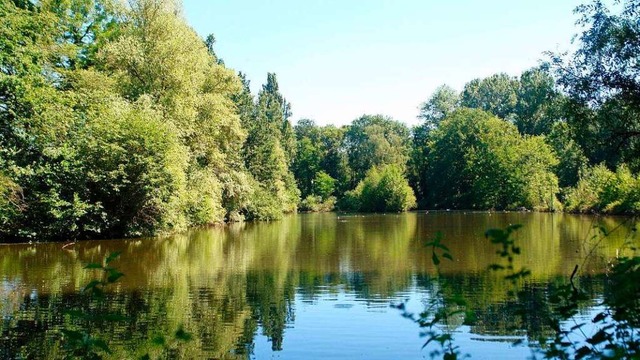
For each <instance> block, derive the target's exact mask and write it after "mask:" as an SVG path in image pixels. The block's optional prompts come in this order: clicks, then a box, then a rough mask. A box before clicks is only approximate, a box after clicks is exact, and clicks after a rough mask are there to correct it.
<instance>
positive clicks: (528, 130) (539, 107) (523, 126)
mask: <svg viewBox="0 0 640 360" xmlns="http://www.w3.org/2000/svg"><path fill="white" fill-rule="evenodd" d="M517 97H518V100H517V103H516V107H515V116H514V124H515V125H516V126H517V127H518V130H519V131H520V133H521V134H528V135H542V134H548V133H549V132H550V131H551V128H552V126H553V124H554V123H555V122H556V121H558V120H560V119H561V118H562V116H561V112H560V111H561V105H562V104H561V102H562V97H561V96H560V94H559V92H558V91H557V90H556V83H555V80H554V79H553V77H552V76H551V75H550V74H549V72H548V71H546V69H543V68H533V69H530V70H527V71H525V72H523V73H522V75H520V80H519V83H518V90H517Z"/></svg>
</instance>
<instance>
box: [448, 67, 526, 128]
mask: <svg viewBox="0 0 640 360" xmlns="http://www.w3.org/2000/svg"><path fill="white" fill-rule="evenodd" d="M460 104H461V105H462V106H464V107H468V108H473V109H481V110H484V111H488V112H490V113H492V114H494V115H495V116H497V117H499V118H501V119H505V120H511V118H512V116H513V114H514V113H515V110H516V105H517V104H518V80H517V79H515V78H513V77H511V76H509V75H507V74H505V73H500V74H495V75H491V76H489V77H487V78H484V79H474V80H472V81H470V82H468V83H467V84H466V85H465V86H464V89H463V90H462V96H461V100H460Z"/></svg>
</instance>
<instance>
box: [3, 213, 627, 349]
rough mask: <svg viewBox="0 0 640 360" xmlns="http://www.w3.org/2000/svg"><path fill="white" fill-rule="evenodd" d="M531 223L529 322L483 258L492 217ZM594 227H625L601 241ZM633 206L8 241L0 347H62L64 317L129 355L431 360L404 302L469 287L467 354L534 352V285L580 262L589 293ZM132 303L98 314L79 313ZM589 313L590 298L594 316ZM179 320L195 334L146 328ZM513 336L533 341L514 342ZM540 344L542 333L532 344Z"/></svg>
mask: <svg viewBox="0 0 640 360" xmlns="http://www.w3.org/2000/svg"><path fill="white" fill-rule="evenodd" d="M515 223H518V224H523V225H524V227H523V228H522V229H521V230H519V231H518V233H517V235H516V237H517V238H518V240H519V242H520V244H521V246H522V249H523V251H522V255H521V256H520V257H518V258H516V263H517V265H518V266H520V265H522V266H526V267H527V268H529V269H530V270H531V271H532V276H531V278H530V279H529V280H528V281H527V283H525V284H523V285H522V286H523V287H524V289H526V290H527V293H530V294H531V298H530V299H529V303H527V306H529V308H530V309H531V311H530V314H529V315H528V316H527V317H526V319H524V320H523V319H522V318H521V317H518V316H516V315H515V314H514V311H513V307H512V304H511V303H510V298H509V297H508V296H507V295H506V293H507V290H508V289H507V288H508V286H507V284H506V283H505V281H503V280H501V278H500V276H499V275H497V274H495V273H492V272H490V271H488V270H487V266H488V265H489V264H491V263H496V262H498V261H499V258H498V257H497V255H495V250H496V249H495V247H493V246H492V245H491V244H490V243H489V241H488V240H486V239H485V238H484V235H483V234H484V231H485V230H486V229H488V228H495V227H504V226H507V225H509V224H515ZM594 226H604V227H605V228H607V229H609V230H613V229H615V231H613V233H612V234H611V235H610V236H609V237H606V238H604V239H603V238H602V237H598V236H596V237H594V235H597V234H598V232H597V231H596V230H595V229H594ZM633 226H634V224H632V223H631V221H630V219H627V218H613V217H612V218H596V217H590V216H576V215H566V214H538V213H462V212H453V213H439V212H432V213H408V214H401V215H395V214H394V215H365V216H362V215H341V214H303V215H294V216H290V217H287V218H285V219H284V220H283V221H278V222H271V223H247V224H234V225H231V226H228V227H225V228H213V229H206V230H198V231H193V232H191V233H189V234H184V235H178V236H172V237H167V238H156V239H132V240H110V241H90V242H80V243H77V244H75V245H73V246H70V247H67V248H64V249H63V248H62V244H38V245H27V244H25V245H2V246H0V315H1V316H2V320H1V322H0V358H8V359H14V358H59V357H61V356H63V354H62V353H61V350H60V344H61V343H60V341H61V340H60V335H59V334H60V329H62V328H66V329H85V330H86V329H90V332H91V334H92V335H94V336H97V337H100V338H103V339H105V340H106V341H107V342H108V343H109V346H110V348H111V350H112V351H113V354H112V357H113V358H117V359H120V358H122V359H128V358H137V357H139V356H140V355H142V354H145V353H151V354H152V355H156V356H161V357H162V358H194V359H201V358H207V359H245V358H256V359H324V358H336V359H337V358H343V359H395V358H403V359H422V358H429V353H430V350H431V349H432V348H431V347H427V348H425V349H421V347H422V344H423V343H424V341H425V339H424V338H421V337H420V329H419V328H418V326H417V325H415V324H414V323H412V322H411V321H410V320H408V319H405V318H403V317H402V316H401V313H400V311H399V310H397V309H394V308H391V307H390V305H392V304H400V303H402V302H406V306H407V308H408V309H409V311H412V312H416V313H419V312H420V311H421V310H422V309H423V308H424V307H425V306H426V304H428V302H429V300H430V299H431V298H432V297H433V296H434V294H436V293H437V292H438V290H439V289H441V290H442V291H443V292H445V293H447V292H448V293H452V294H461V295H462V296H463V297H464V298H465V299H467V301H468V303H469V307H470V308H471V309H472V311H473V312H474V313H475V316H476V321H475V322H474V323H473V325H471V326H466V325H463V324H462V319H454V321H453V322H452V323H451V324H450V325H449V330H450V331H453V333H454V337H455V342H456V344H457V345H459V346H460V350H461V351H462V352H463V353H466V354H470V355H471V356H472V358H477V359H501V358H526V357H528V356H530V355H531V351H532V350H531V348H530V347H528V346H526V343H527V341H526V340H527V339H536V338H537V337H538V336H540V335H545V334H548V329H546V328H545V327H544V326H542V325H540V323H539V322H538V321H537V310H538V309H537V306H538V304H537V303H536V299H538V297H536V296H537V295H536V294H540V293H544V291H545V289H546V288H547V287H548V286H549V284H551V283H557V282H562V281H565V280H566V278H567V277H568V276H569V275H570V274H571V272H572V270H573V268H574V266H575V265H576V264H578V265H580V275H581V285H582V287H583V288H585V289H587V291H588V293H589V294H590V296H591V298H592V299H593V301H592V304H595V303H596V302H597V300H598V299H599V298H601V296H602V292H603V287H602V285H601V281H600V280H601V278H602V275H600V274H602V273H603V272H604V271H605V269H606V266H607V264H608V263H609V261H610V260H611V259H613V258H615V257H616V256H620V255H622V254H623V252H624V250H620V249H624V248H625V246H628V245H630V244H631V245H635V246H637V245H638V243H639V240H638V237H637V236H635V235H634V232H633V231H632V230H631V229H632V227H633ZM437 231H441V232H442V233H443V235H444V243H445V244H446V245H447V246H448V247H449V248H450V249H451V252H452V254H453V256H454V261H452V262H450V261H444V262H443V263H442V264H441V266H440V270H441V275H440V276H438V275H437V271H436V268H435V267H434V265H433V263H432V261H431V249H429V248H426V247H425V246H424V243H425V242H426V241H427V240H429V239H431V238H432V237H433V236H434V234H435V233H436V232H437ZM113 251H121V252H122V255H121V256H120V258H119V259H118V260H117V261H116V262H115V263H114V265H115V266H116V267H117V268H118V269H119V270H120V271H122V272H123V273H125V274H126V275H125V277H123V278H122V279H121V280H120V281H119V282H118V283H117V284H116V285H114V286H113V287H112V288H111V290H110V292H109V293H108V296H107V299H106V302H105V303H102V304H95V303H91V301H89V300H88V299H87V298H86V297H84V296H81V295H78V294H79V290H80V289H81V288H82V287H83V286H84V285H85V284H87V283H88V282H89V281H91V280H92V279H93V278H95V277H96V275H97V274H96V273H95V272H92V271H90V270H85V269H83V266H84V265H85V264H87V263H89V262H99V261H100V260H101V259H102V258H103V257H104V256H105V255H107V254H109V253H111V252H113ZM96 308H99V309H101V311H103V312H115V313H120V314H122V315H124V316H125V317H126V320H125V321H119V322H104V323H99V324H95V323H91V322H87V321H83V320H80V319H77V318H74V317H71V316H70V315H69V313H68V312H69V310H81V311H84V312H91V311H93V310H94V309H96ZM590 311H593V309H590V308H588V307H587V308H585V309H584V310H583V314H582V315H581V316H584V317H588V316H589V314H590ZM180 327H183V328H184V329H185V330H186V331H187V332H189V333H190V334H191V335H192V336H193V338H192V340H191V341H189V342H186V343H181V342H179V341H169V342H168V343H167V346H166V348H168V350H167V349H165V350H161V349H158V348H156V347H154V346H152V344H151V341H150V339H152V338H154V337H156V336H158V335H165V336H167V338H170V337H171V334H173V333H174V332H175V330H176V329H178V328H180ZM516 339H523V340H525V345H520V346H514V345H512V342H513V341H514V340H516ZM532 346H533V345H532Z"/></svg>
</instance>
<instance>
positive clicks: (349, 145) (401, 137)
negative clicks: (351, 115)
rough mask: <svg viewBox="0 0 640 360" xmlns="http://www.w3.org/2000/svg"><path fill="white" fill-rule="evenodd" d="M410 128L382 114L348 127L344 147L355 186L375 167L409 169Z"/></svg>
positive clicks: (365, 118) (361, 118) (359, 119)
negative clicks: (385, 166) (390, 166)
mask: <svg viewBox="0 0 640 360" xmlns="http://www.w3.org/2000/svg"><path fill="white" fill-rule="evenodd" d="M409 141H410V138H409V129H407V127H406V126H405V125H404V124H402V123H400V122H397V121H394V120H392V119H391V118H388V117H385V116H382V115H373V116H372V115H363V116H362V117H360V118H358V119H356V120H354V121H353V123H352V124H351V126H349V128H348V130H347V132H346V134H345V138H344V146H345V149H346V152H347V154H348V157H349V167H350V168H351V171H352V176H351V182H352V186H354V185H355V184H357V183H358V182H359V181H360V180H361V179H363V178H364V176H365V174H366V172H367V171H368V170H369V169H371V168H372V167H374V166H382V165H391V164H394V165H398V166H399V167H400V168H401V169H403V171H404V169H405V168H406V164H407V161H408V159H409Z"/></svg>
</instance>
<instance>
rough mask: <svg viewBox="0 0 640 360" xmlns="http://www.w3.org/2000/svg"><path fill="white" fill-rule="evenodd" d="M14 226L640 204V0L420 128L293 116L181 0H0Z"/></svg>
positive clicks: (480, 83) (68, 235)
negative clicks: (254, 89) (234, 66)
mask: <svg viewBox="0 0 640 360" xmlns="http://www.w3.org/2000/svg"><path fill="white" fill-rule="evenodd" d="M0 2H1V4H0V5H1V6H0V18H2V20H3V21H2V23H3V25H2V26H1V27H0V194H1V197H0V241H40V240H65V239H89V238H109V237H111V238H113V237H122V236H146V235H155V234H159V233H166V232H174V231H182V230H185V229H187V228H188V227H192V226H202V225H208V224H214V223H219V222H223V221H242V220H245V219H246V220H271V219H277V218H279V217H281V216H282V214H284V213H288V212H295V211H297V210H298V209H301V210H307V211H328V210H333V209H335V208H337V209H341V210H348V211H406V210H408V209H411V208H415V207H416V206H417V207H420V208H447V209H449V208H451V209H522V208H527V209H536V210H560V209H562V208H563V207H564V209H566V210H569V211H602V212H616V213H637V212H639V211H640V177H639V176H638V172H639V171H640V160H639V159H640V156H639V155H640V142H639V141H638V140H639V139H640V116H638V115H640V68H638V66H637V64H638V63H640V62H638V61H637V54H640V51H639V50H640V25H638V24H639V23H640V22H639V21H638V18H640V16H639V14H638V11H639V10H638V9H640V6H639V5H640V0H630V1H627V2H625V4H624V6H623V9H622V11H621V12H620V13H619V14H611V13H610V12H609V10H608V9H607V8H606V7H605V6H604V5H602V3H601V2H599V1H594V2H593V3H590V4H586V5H583V6H580V7H578V8H577V10H576V11H577V13H578V14H579V16H580V20H579V22H578V25H580V26H581V27H582V28H583V32H582V33H581V34H580V35H579V37H578V40H579V45H580V47H579V49H578V50H577V51H576V52H575V53H572V54H551V53H550V54H548V59H549V60H548V61H547V62H546V63H545V64H544V65H543V66H540V67H537V68H533V69H530V70H527V71H525V72H524V73H522V74H521V75H520V76H519V77H512V76H509V75H507V74H504V73H500V74H496V75H492V76H490V77H487V78H484V79H474V80H472V81H470V82H469V83H467V84H466V85H465V87H464V89H463V90H462V91H461V92H456V91H455V90H453V89H452V88H450V87H448V86H446V85H443V86H441V87H439V88H438V89H436V91H435V92H434V94H433V95H432V96H431V97H430V98H429V99H428V100H427V101H426V102H425V103H424V104H422V106H421V112H420V118H421V119H422V120H423V122H422V124H421V125H419V126H417V127H414V128H411V129H410V128H408V127H407V126H406V125H404V124H402V123H400V122H398V121H395V120H393V119H391V118H389V117H386V116H383V115H363V116H362V117H360V118H358V119H355V120H354V121H353V122H352V123H351V124H350V125H347V126H343V127H335V126H331V125H329V126H322V127H321V126H317V125H315V124H314V122H313V121H311V120H307V119H303V120H299V121H298V122H297V124H296V125H295V126H293V125H292V123H291V121H290V119H291V115H292V112H291V104H290V103H289V102H288V101H287V100H286V98H285V97H284V96H283V94H281V93H280V90H279V86H278V81H277V78H276V75H275V74H272V73H269V74H267V81H266V83H265V84H264V85H262V88H261V89H260V91H259V92H258V94H257V95H254V94H252V93H251V91H250V87H249V80H248V79H247V78H246V76H245V75H244V74H242V73H238V74H236V73H235V71H233V70H231V69H229V68H227V67H226V65H225V63H224V61H223V60H222V59H221V58H219V57H218V55H217V54H216V53H215V49H214V48H215V37H214V36H213V35H210V36H208V37H207V38H206V39H202V38H201V37H199V36H198V35H197V33H196V32H195V31H194V30H193V29H192V28H191V27H189V25H188V24H187V23H186V21H185V19H184V17H183V16H182V15H181V7H180V4H179V2H178V1H173V0H129V1H128V3H127V4H126V5H123V4H122V3H120V2H119V1H116V0H66V1H60V0H39V1H29V0H0Z"/></svg>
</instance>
